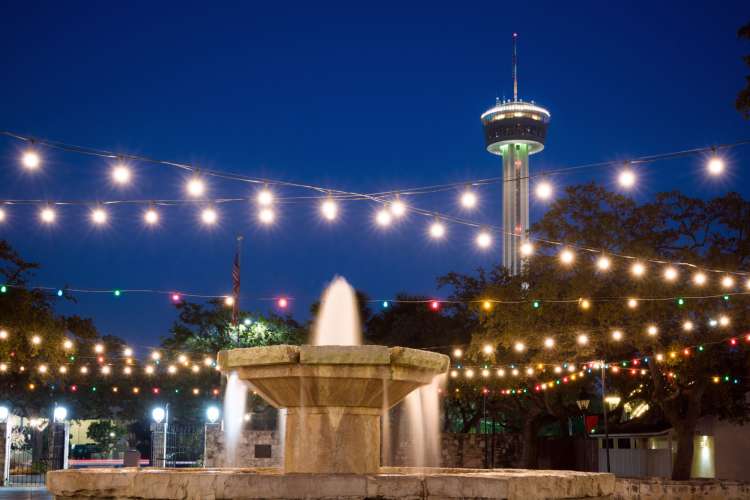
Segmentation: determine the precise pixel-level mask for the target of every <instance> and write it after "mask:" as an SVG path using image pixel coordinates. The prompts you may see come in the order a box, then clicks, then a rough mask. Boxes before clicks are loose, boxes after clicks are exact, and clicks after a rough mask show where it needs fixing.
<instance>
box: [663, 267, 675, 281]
mask: <svg viewBox="0 0 750 500" xmlns="http://www.w3.org/2000/svg"><path fill="white" fill-rule="evenodd" d="M677 275H678V273H677V269H675V268H674V267H672V266H668V267H666V268H664V279H665V280H667V281H674V280H676V279H677Z"/></svg>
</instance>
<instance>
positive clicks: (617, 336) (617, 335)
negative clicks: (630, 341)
mask: <svg viewBox="0 0 750 500" xmlns="http://www.w3.org/2000/svg"><path fill="white" fill-rule="evenodd" d="M612 340H615V341H617V342H619V341H621V340H622V331H620V330H615V331H613V332H612Z"/></svg>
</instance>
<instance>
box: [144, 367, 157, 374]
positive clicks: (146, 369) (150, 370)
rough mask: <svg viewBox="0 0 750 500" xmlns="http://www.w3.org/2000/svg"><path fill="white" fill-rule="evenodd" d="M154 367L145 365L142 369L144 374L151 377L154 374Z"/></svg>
mask: <svg viewBox="0 0 750 500" xmlns="http://www.w3.org/2000/svg"><path fill="white" fill-rule="evenodd" d="M154 370H155V369H154V367H153V366H152V365H146V367H145V368H144V371H145V372H146V375H153V374H154Z"/></svg>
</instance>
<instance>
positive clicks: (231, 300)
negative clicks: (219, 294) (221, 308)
mask: <svg viewBox="0 0 750 500" xmlns="http://www.w3.org/2000/svg"><path fill="white" fill-rule="evenodd" d="M224 305H225V306H227V307H232V306H233V305H234V297H232V296H231V295H227V296H226V297H224Z"/></svg>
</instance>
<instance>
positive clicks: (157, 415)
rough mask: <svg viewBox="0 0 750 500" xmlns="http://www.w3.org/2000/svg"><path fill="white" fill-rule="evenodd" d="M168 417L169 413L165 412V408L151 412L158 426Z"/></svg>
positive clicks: (158, 407)
mask: <svg viewBox="0 0 750 500" xmlns="http://www.w3.org/2000/svg"><path fill="white" fill-rule="evenodd" d="M166 416H167V412H165V411H164V408H162V407H160V406H157V407H156V408H154V409H153V410H151V418H153V419H154V422H156V423H157V424H160V423H162V422H163V421H164V417H166Z"/></svg>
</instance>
